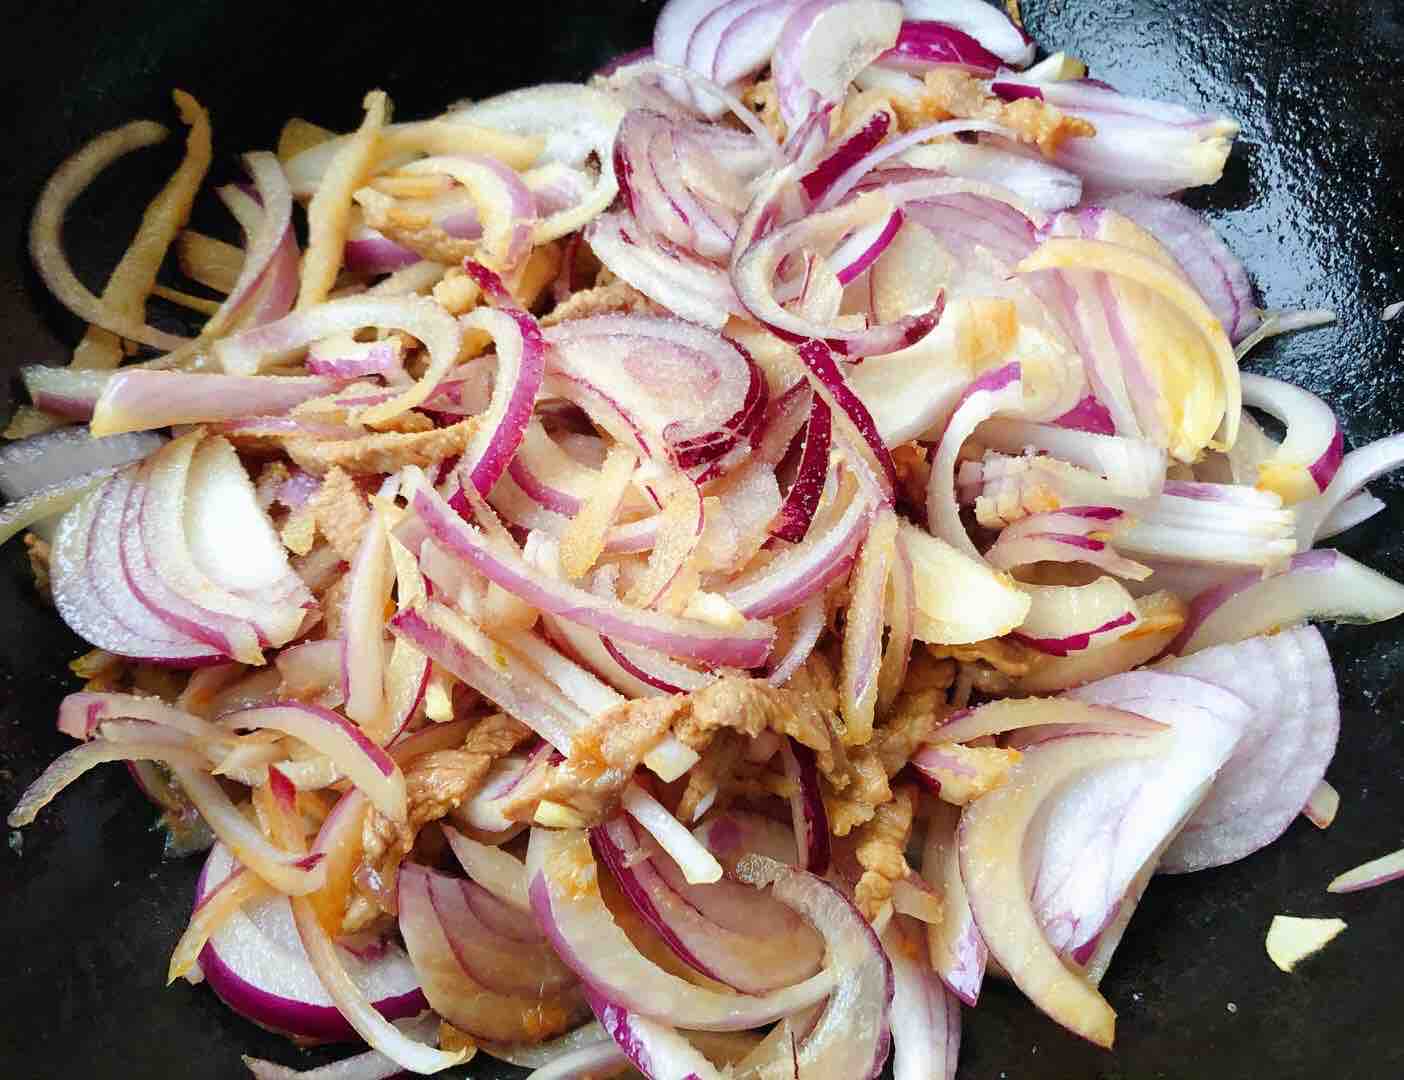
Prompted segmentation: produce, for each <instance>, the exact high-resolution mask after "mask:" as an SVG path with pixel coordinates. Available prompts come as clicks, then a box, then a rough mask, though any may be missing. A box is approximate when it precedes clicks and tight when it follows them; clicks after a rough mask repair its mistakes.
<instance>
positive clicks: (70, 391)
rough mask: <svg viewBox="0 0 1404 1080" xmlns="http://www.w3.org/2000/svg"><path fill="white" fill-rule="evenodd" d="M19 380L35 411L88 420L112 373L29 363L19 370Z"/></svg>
mask: <svg viewBox="0 0 1404 1080" xmlns="http://www.w3.org/2000/svg"><path fill="white" fill-rule="evenodd" d="M20 378H21V379H22V380H23V381H24V388H25V390H27V391H28V392H29V400H30V401H32V402H34V407H35V408H37V409H43V410H44V411H45V412H47V413H52V414H54V415H55V416H62V417H65V418H67V419H71V420H87V419H89V418H90V417H91V416H92V415H93V405H94V403H95V402H96V401H97V399H98V395H99V394H101V393H102V390H103V387H105V386H106V385H107V383H108V380H110V379H111V378H112V372H110V371H85V370H82V369H79V368H71V367H65V368H56V367H45V366H43V365H40V364H30V365H27V366H26V367H22V368H20Z"/></svg>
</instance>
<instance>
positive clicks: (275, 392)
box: [90, 369, 341, 436]
mask: <svg viewBox="0 0 1404 1080" xmlns="http://www.w3.org/2000/svg"><path fill="white" fill-rule="evenodd" d="M339 385H341V383H340V381H339V380H336V379H330V378H321V377H303V376H283V375H264V376H260V377H257V378H255V377H253V376H248V375H207V374H203V373H201V374H196V373H192V372H184V371H149V370H139V369H129V370H124V371H118V372H115V373H114V374H113V375H112V376H111V377H110V378H109V380H108V382H107V384H106V386H105V387H104V388H103V391H102V393H101V395H100V396H99V397H98V399H97V402H96V404H95V405H94V407H93V417H92V423H91V425H90V427H91V430H92V433H93V434H94V435H101V436H112V435H116V434H120V433H122V432H128V431H150V430H152V429H154V428H163V427H170V426H172V425H175V424H203V423H207V422H209V421H214V420H238V419H240V418H242V417H246V416H259V415H274V414H277V413H282V412H287V411H288V410H289V409H291V408H293V407H294V406H296V405H300V404H302V402H304V401H307V400H309V399H310V398H314V397H321V396H322V395H324V394H330V393H331V392H332V391H333V390H335V389H336V388H337V387H338V386H339Z"/></svg>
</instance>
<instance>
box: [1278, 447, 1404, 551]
mask: <svg viewBox="0 0 1404 1080" xmlns="http://www.w3.org/2000/svg"><path fill="white" fill-rule="evenodd" d="M1401 464H1404V434H1399V435H1390V436H1388V437H1387V438H1384V439H1379V440H1376V441H1375V442H1372V443H1370V444H1369V445H1368V446H1362V447H1360V448H1359V449H1357V450H1352V451H1351V452H1350V453H1349V454H1347V455H1346V456H1345V457H1344V458H1343V459H1342V460H1341V465H1340V468H1339V469H1337V470H1336V475H1335V476H1334V477H1332V478H1331V482H1330V484H1328V485H1327V487H1326V490H1325V491H1323V492H1322V493H1321V494H1320V495H1319V496H1317V497H1316V498H1314V499H1308V500H1306V501H1305V502H1302V503H1299V504H1297V506H1296V507H1295V508H1294V509H1295V513H1296V518H1297V546H1298V550H1299V551H1306V550H1307V549H1309V548H1310V547H1311V546H1312V545H1313V544H1314V543H1315V542H1316V541H1317V540H1319V539H1322V536H1321V532H1322V524H1323V522H1326V521H1327V520H1329V519H1330V518H1331V517H1332V515H1333V514H1335V513H1336V511H1337V510H1338V509H1339V508H1340V507H1341V506H1342V504H1344V503H1345V502H1346V500H1347V499H1349V498H1350V497H1351V496H1352V495H1354V494H1355V493H1356V492H1359V491H1361V490H1362V489H1363V488H1364V487H1365V485H1366V484H1368V483H1370V482H1371V481H1372V480H1375V479H1377V478H1378V477H1380V476H1383V475H1384V474H1385V473H1387V472H1393V471H1394V470H1395V469H1397V468H1399V467H1400V465H1401Z"/></svg>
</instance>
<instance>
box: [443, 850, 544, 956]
mask: <svg viewBox="0 0 1404 1080" xmlns="http://www.w3.org/2000/svg"><path fill="white" fill-rule="evenodd" d="M444 836H445V837H446V838H447V839H448V842H449V847H450V848H452V849H453V854H454V858H456V859H457V860H458V861H459V864H460V865H461V866H462V867H463V869H464V871H465V872H466V873H467V874H468V877H469V878H471V879H472V881H473V882H474V883H476V884H479V885H481V886H482V887H483V888H484V889H485V890H486V891H487V892H488V893H490V894H491V895H492V896H493V897H494V898H496V899H498V900H500V901H502V902H503V903H505V904H508V905H509V906H511V907H513V908H515V909H516V910H517V911H518V912H519V913H522V914H526V913H527V912H529V911H530V910H531V901H530V900H529V899H528V898H527V882H526V867H525V866H523V865H522V862H521V860H520V859H518V858H517V857H516V856H515V855H512V854H511V853H509V852H506V851H503V850H502V849H501V848H498V847H492V846H490V845H488V844H480V843H479V842H478V841H476V840H472V839H470V838H469V837H466V836H464V835H463V834H462V833H460V832H459V831H458V830H457V829H453V828H450V827H448V826H445V827H444ZM529 926H530V928H531V930H532V932H533V933H534V934H535V935H536V936H537V937H539V936H540V932H539V931H537V930H536V924H535V923H529ZM499 932H505V931H504V930H502V929H501V923H500V922H499ZM518 932H520V930H519V931H518ZM509 936H510V935H509ZM528 940H531V939H528Z"/></svg>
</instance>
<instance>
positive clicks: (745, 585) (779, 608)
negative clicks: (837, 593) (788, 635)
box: [722, 487, 872, 619]
mask: <svg viewBox="0 0 1404 1080" xmlns="http://www.w3.org/2000/svg"><path fill="white" fill-rule="evenodd" d="M838 491H839V489H838V488H837V487H836V489H835V495H834V496H833V497H832V499H831V501H830V503H829V505H828V506H827V507H825V508H824V509H822V510H821V511H820V514H819V516H818V517H816V518H815V522H814V527H813V528H812V529H811V530H810V532H809V535H807V536H806V537H805V539H804V540H802V541H801V542H800V543H798V544H796V545H795V546H794V547H792V548H789V549H788V550H785V551H782V552H781V553H780V554H779V555H777V556H776V557H775V558H774V559H772V560H771V561H770V562H769V563H768V564H766V565H765V566H764V567H763V568H761V569H760V570H758V571H752V572H748V573H745V574H742V575H741V576H740V577H739V578H737V579H736V580H734V581H733V582H732V583H731V584H730V586H729V587H728V588H726V589H724V590H723V591H722V596H723V597H724V598H725V599H726V601H727V602H728V603H730V604H731V605H732V606H733V607H735V608H736V609H737V610H738V611H740V612H741V613H742V614H743V615H747V616H748V617H750V618H753V619H761V618H768V617H770V616H772V615H783V614H785V613H787V612H790V611H794V610H795V609H796V608H798V607H799V606H800V605H801V604H803V603H804V602H805V601H806V600H808V599H809V598H810V597H812V596H815V595H816V594H818V593H821V592H822V591H823V590H824V589H826V588H828V586H829V585H831V584H832V583H833V582H834V581H836V580H838V579H839V578H840V577H842V576H843V575H844V574H846V573H847V572H848V568H849V566H850V565H851V563H852V560H853V556H854V554H855V552H856V550H857V547H858V545H859V544H860V543H861V542H862V539H863V537H864V536H865V535H866V534H867V531H868V525H869V522H870V521H871V516H872V506H871V504H870V503H869V502H868V501H867V500H866V499H865V498H864V497H863V495H862V494H861V493H859V492H853V491H850V492H849V493H848V500H847V502H843V501H842V499H841V496H840V495H839V494H838Z"/></svg>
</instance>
